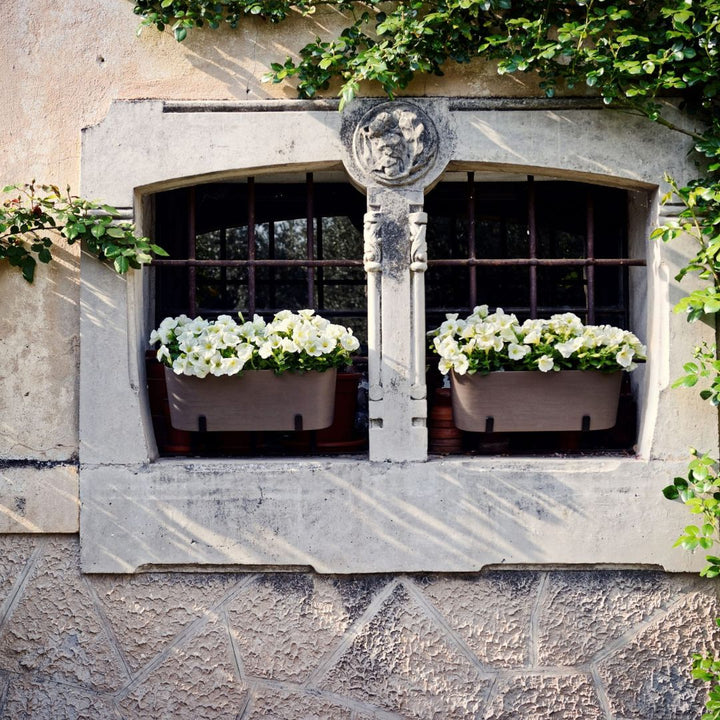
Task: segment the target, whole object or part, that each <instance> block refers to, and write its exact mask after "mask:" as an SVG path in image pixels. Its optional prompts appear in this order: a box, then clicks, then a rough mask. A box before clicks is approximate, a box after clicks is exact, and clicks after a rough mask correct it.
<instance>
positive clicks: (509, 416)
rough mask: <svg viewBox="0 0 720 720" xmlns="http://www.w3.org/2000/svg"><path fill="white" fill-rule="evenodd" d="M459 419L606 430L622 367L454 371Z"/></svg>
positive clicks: (471, 423) (501, 427)
mask: <svg viewBox="0 0 720 720" xmlns="http://www.w3.org/2000/svg"><path fill="white" fill-rule="evenodd" d="M451 377H452V402H453V417H454V419H455V424H456V425H457V426H458V427H459V428H460V429H461V430H468V431H470V432H537V431H550V430H553V431H567V430H604V429H606V428H610V427H613V425H615V421H616V418H617V408H618V398H619V396H620V383H621V381H622V372H613V373H602V372H598V371H593V370H561V371H560V372H548V373H543V372H540V371H539V370H520V371H512V372H491V373H488V374H487V375H480V374H479V373H476V374H474V375H456V374H455V373H454V372H453V373H452V376H451Z"/></svg>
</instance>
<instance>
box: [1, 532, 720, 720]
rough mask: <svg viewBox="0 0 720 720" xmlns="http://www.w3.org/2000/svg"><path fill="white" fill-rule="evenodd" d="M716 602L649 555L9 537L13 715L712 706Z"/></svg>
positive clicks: (452, 716) (289, 716) (684, 715)
mask: <svg viewBox="0 0 720 720" xmlns="http://www.w3.org/2000/svg"><path fill="white" fill-rule="evenodd" d="M718 612H720V607H719V606H718V602H717V598H716V592H715V586H714V584H713V583H709V582H701V581H699V580H697V579H696V578H695V577H693V576H687V575H674V576H668V575H664V574H662V573H658V572H655V571H652V570H648V571H638V570H622V569H617V570H610V569H605V570H599V571H594V572H593V571H586V570H543V569H510V568H503V569H495V570H490V571H489V572H485V573H483V574H481V575H472V576H462V575H450V576H448V575H427V576H418V575H401V576H395V577H391V576H387V575H369V576H362V577H354V578H353V577H350V578H348V577H342V576H334V577H333V576H325V577H323V576H317V575H313V574H310V573H266V574H255V573H250V574H219V573H209V574H188V573H168V574H161V573H151V574H147V575H140V576H119V577H117V576H116V577H111V576H90V577H89V576H83V575H81V574H80V573H79V570H78V557H77V546H76V542H75V540H74V539H72V538H62V537H59V536H46V537H37V536H35V537H30V536H24V537H18V538H8V536H5V537H4V538H2V539H0V718H2V719H3V720H18V719H19V718H32V720H65V719H67V720H70V719H71V718H72V719H73V720H86V719H87V720H110V719H111V718H122V719H123V720H146V719H147V718H156V719H157V720H170V719H171V718H172V720H200V719H202V720H259V718H274V720H300V719H302V720H371V719H376V720H402V719H404V718H407V719H408V720H409V719H410V718H413V719H416V720H419V719H428V720H429V719H431V718H432V719H434V718H443V720H469V719H470V718H476V719H479V718H482V719H483V720H523V719H527V720H530V719H532V720H546V719H547V720H550V718H553V720H617V719H618V718H633V720H697V719H698V718H699V717H700V701H701V697H702V693H703V688H702V687H701V686H700V685H699V684H697V683H693V682H692V681H690V680H689V677H688V676H689V673H688V667H689V662H690V656H691V654H692V652H694V651H703V650H706V649H711V647H712V645H711V643H710V642H709V639H708V632H709V629H710V628H711V623H712V618H714V617H715V616H716V615H717V614H718ZM690 620H692V621H690Z"/></svg>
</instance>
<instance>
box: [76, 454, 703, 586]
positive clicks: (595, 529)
mask: <svg viewBox="0 0 720 720" xmlns="http://www.w3.org/2000/svg"><path fill="white" fill-rule="evenodd" d="M684 469H685V462H684V461H682V462H669V461H667V460H662V461H660V460H657V461H646V460H640V459H637V458H625V457H607V456H594V457H582V458H556V457H552V458H551V457H525V458H499V457H483V458H466V457H463V458H450V459H448V458H431V459H429V460H428V461H426V462H413V463H373V462H369V461H367V460H362V459H359V458H358V457H351V458H327V459H326V458H322V459H309V460H308V459H302V460H288V459H257V460H255V459H252V460H227V459H200V460H195V459H186V458H183V459H163V460H159V461H157V462H154V463H150V464H144V465H134V466H130V465H84V466H82V468H81V473H80V493H81V561H82V567H83V570H84V571H85V572H89V573H132V572H139V571H143V570H157V569H169V568H178V567H182V566H184V567H187V569H191V568H193V569H196V568H202V569H208V570H209V569H219V568H223V569H228V568H232V569H236V570H239V571H242V570H250V569H257V568H258V567H269V568H270V567H271V568H273V569H276V570H277V569H288V570H294V569H297V568H311V569H313V570H315V571H317V572H320V573H333V574H346V573H390V572H474V571H478V570H481V569H482V568H483V567H485V566H488V565H501V564H513V565H514V564H538V563H541V564H552V565H566V564H621V565H656V566H657V565H659V566H662V567H664V568H665V569H666V570H669V571H681V572H685V571H694V570H696V569H697V567H699V566H700V565H702V562H701V560H702V558H700V557H698V558H694V559H693V557H692V556H689V555H688V554H687V553H683V552H681V551H680V550H677V549H673V548H672V544H673V542H674V540H675V538H676V537H677V535H678V533H679V531H680V530H681V529H682V527H684V525H685V524H687V520H688V518H687V514H686V511H685V509H684V507H683V506H682V505H680V504H676V503H671V502H669V501H667V500H665V499H664V498H663V496H662V493H661V489H662V487H664V485H666V484H667V483H668V482H669V480H670V479H671V478H672V477H673V476H674V475H675V474H681V473H682V472H683V471H684Z"/></svg>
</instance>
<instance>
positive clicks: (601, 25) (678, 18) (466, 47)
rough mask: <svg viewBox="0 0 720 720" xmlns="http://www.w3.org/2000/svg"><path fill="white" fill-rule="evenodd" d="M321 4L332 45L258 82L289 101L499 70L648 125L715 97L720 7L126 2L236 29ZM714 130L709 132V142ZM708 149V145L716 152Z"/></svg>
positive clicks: (693, 2) (603, 0)
mask: <svg viewBox="0 0 720 720" xmlns="http://www.w3.org/2000/svg"><path fill="white" fill-rule="evenodd" d="M324 5H330V6H332V7H334V8H335V9H339V10H343V11H346V12H347V17H348V24H347V27H346V28H345V29H343V30H342V32H341V33H340V34H339V36H338V37H336V38H334V39H325V40H322V39H320V38H317V39H316V41H315V42H313V43H309V44H308V45H306V46H305V47H303V48H302V49H301V50H300V52H299V59H297V60H294V59H292V58H287V59H286V60H285V61H284V62H282V63H279V62H278V63H273V64H272V66H271V72H270V73H269V74H268V76H267V78H268V79H269V80H271V81H273V82H282V81H284V80H286V79H289V78H293V79H295V81H296V83H297V91H298V94H299V95H300V97H305V98H310V97H313V96H314V95H315V94H316V93H317V92H318V91H320V90H326V89H327V88H328V87H329V84H330V81H331V80H333V79H339V80H340V81H341V82H342V89H341V92H340V95H341V97H342V99H343V100H344V101H348V100H350V99H352V97H354V95H355V94H356V93H357V92H358V90H359V86H360V83H362V82H365V81H370V82H374V83H378V84H379V85H380V86H381V87H382V89H383V90H384V91H385V93H387V94H388V95H390V96H391V97H392V96H393V94H394V93H396V92H397V91H398V90H401V89H403V88H405V87H407V85H408V84H409V82H410V81H411V80H412V79H413V78H414V77H415V76H416V75H418V74H429V73H430V74H436V75H442V74H443V66H444V65H445V64H446V63H447V62H456V63H465V62H468V61H470V60H472V59H473V58H485V59H492V60H497V61H498V71H499V72H500V73H514V72H527V71H536V72H537V73H538V74H539V76H540V78H541V82H542V87H543V89H544V91H545V92H546V94H547V95H549V96H552V95H553V94H554V93H555V91H556V89H557V88H558V86H563V87H568V88H572V87H575V86H581V85H584V86H589V87H594V88H597V90H598V92H599V93H600V95H601V96H602V98H603V100H604V101H605V102H606V103H608V104H610V103H616V104H632V106H633V107H636V108H638V109H641V110H642V111H643V112H644V113H646V114H647V115H649V116H650V117H653V118H654V119H656V118H658V117H659V106H658V105H657V104H656V102H655V99H656V98H657V96H658V94H659V93H665V92H668V91H669V92H673V93H681V94H683V95H685V96H687V101H688V103H689V105H688V107H689V108H690V105H691V106H692V112H698V111H702V112H703V113H704V114H705V115H706V116H708V117H710V116H712V115H713V114H714V112H715V111H716V110H717V108H718V96H719V95H720V42H719V41H720V29H719V28H718V16H719V15H720V0H553V2H537V0H440V1H439V2H434V3H430V2H422V1H421V0H402V1H401V2H394V3H388V2H381V0H366V1H365V2H351V1H349V0H339V1H337V2H327V1H322V0H299V1H298V2H291V1H290V0H224V1H223V2H217V1H215V0H136V2H135V8H134V9H135V13H137V14H138V15H140V16H142V18H143V21H142V23H143V25H154V26H155V27H157V28H158V29H159V30H163V29H164V28H165V27H166V26H170V27H172V30H173V32H174V34H175V37H176V39H178V40H183V39H185V37H186V36H187V31H188V30H189V29H190V28H193V27H203V26H208V27H211V28H217V27H219V26H220V25H221V24H223V23H227V24H229V25H230V26H231V27H233V28H234V27H237V26H238V25H239V23H240V22H241V20H242V19H243V18H244V17H246V16H248V15H253V16H259V17H261V18H264V19H266V20H268V21H270V22H275V23H277V22H281V21H283V20H285V19H287V18H288V17H289V16H291V15H298V14H299V15H311V14H313V13H314V12H315V11H316V10H317V9H318V7H321V6H324ZM718 122H719V121H718V120H717V119H716V120H715V130H716V131H719V132H717V133H716V134H720V126H719V125H717V123H718ZM715 150H717V146H716V147H715Z"/></svg>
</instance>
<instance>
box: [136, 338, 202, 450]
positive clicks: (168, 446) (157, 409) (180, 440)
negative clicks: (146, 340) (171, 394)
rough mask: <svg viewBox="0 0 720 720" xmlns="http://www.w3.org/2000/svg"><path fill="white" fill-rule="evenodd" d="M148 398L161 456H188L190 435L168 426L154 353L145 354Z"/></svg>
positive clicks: (162, 376)
mask: <svg viewBox="0 0 720 720" xmlns="http://www.w3.org/2000/svg"><path fill="white" fill-rule="evenodd" d="M145 370H146V374H147V385H148V398H149V402H150V414H151V417H152V423H153V430H154V432H155V441H156V442H157V446H158V450H159V451H160V453H161V454H162V455H188V454H190V452H191V449H192V443H191V435H190V433H189V432H186V431H184V430H177V429H175V428H174V427H172V426H171V424H170V408H169V407H168V399H167V390H166V388H165V374H164V372H163V366H162V365H161V364H160V363H159V362H158V361H157V360H156V359H155V351H154V350H149V351H148V352H147V353H146V354H145Z"/></svg>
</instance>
